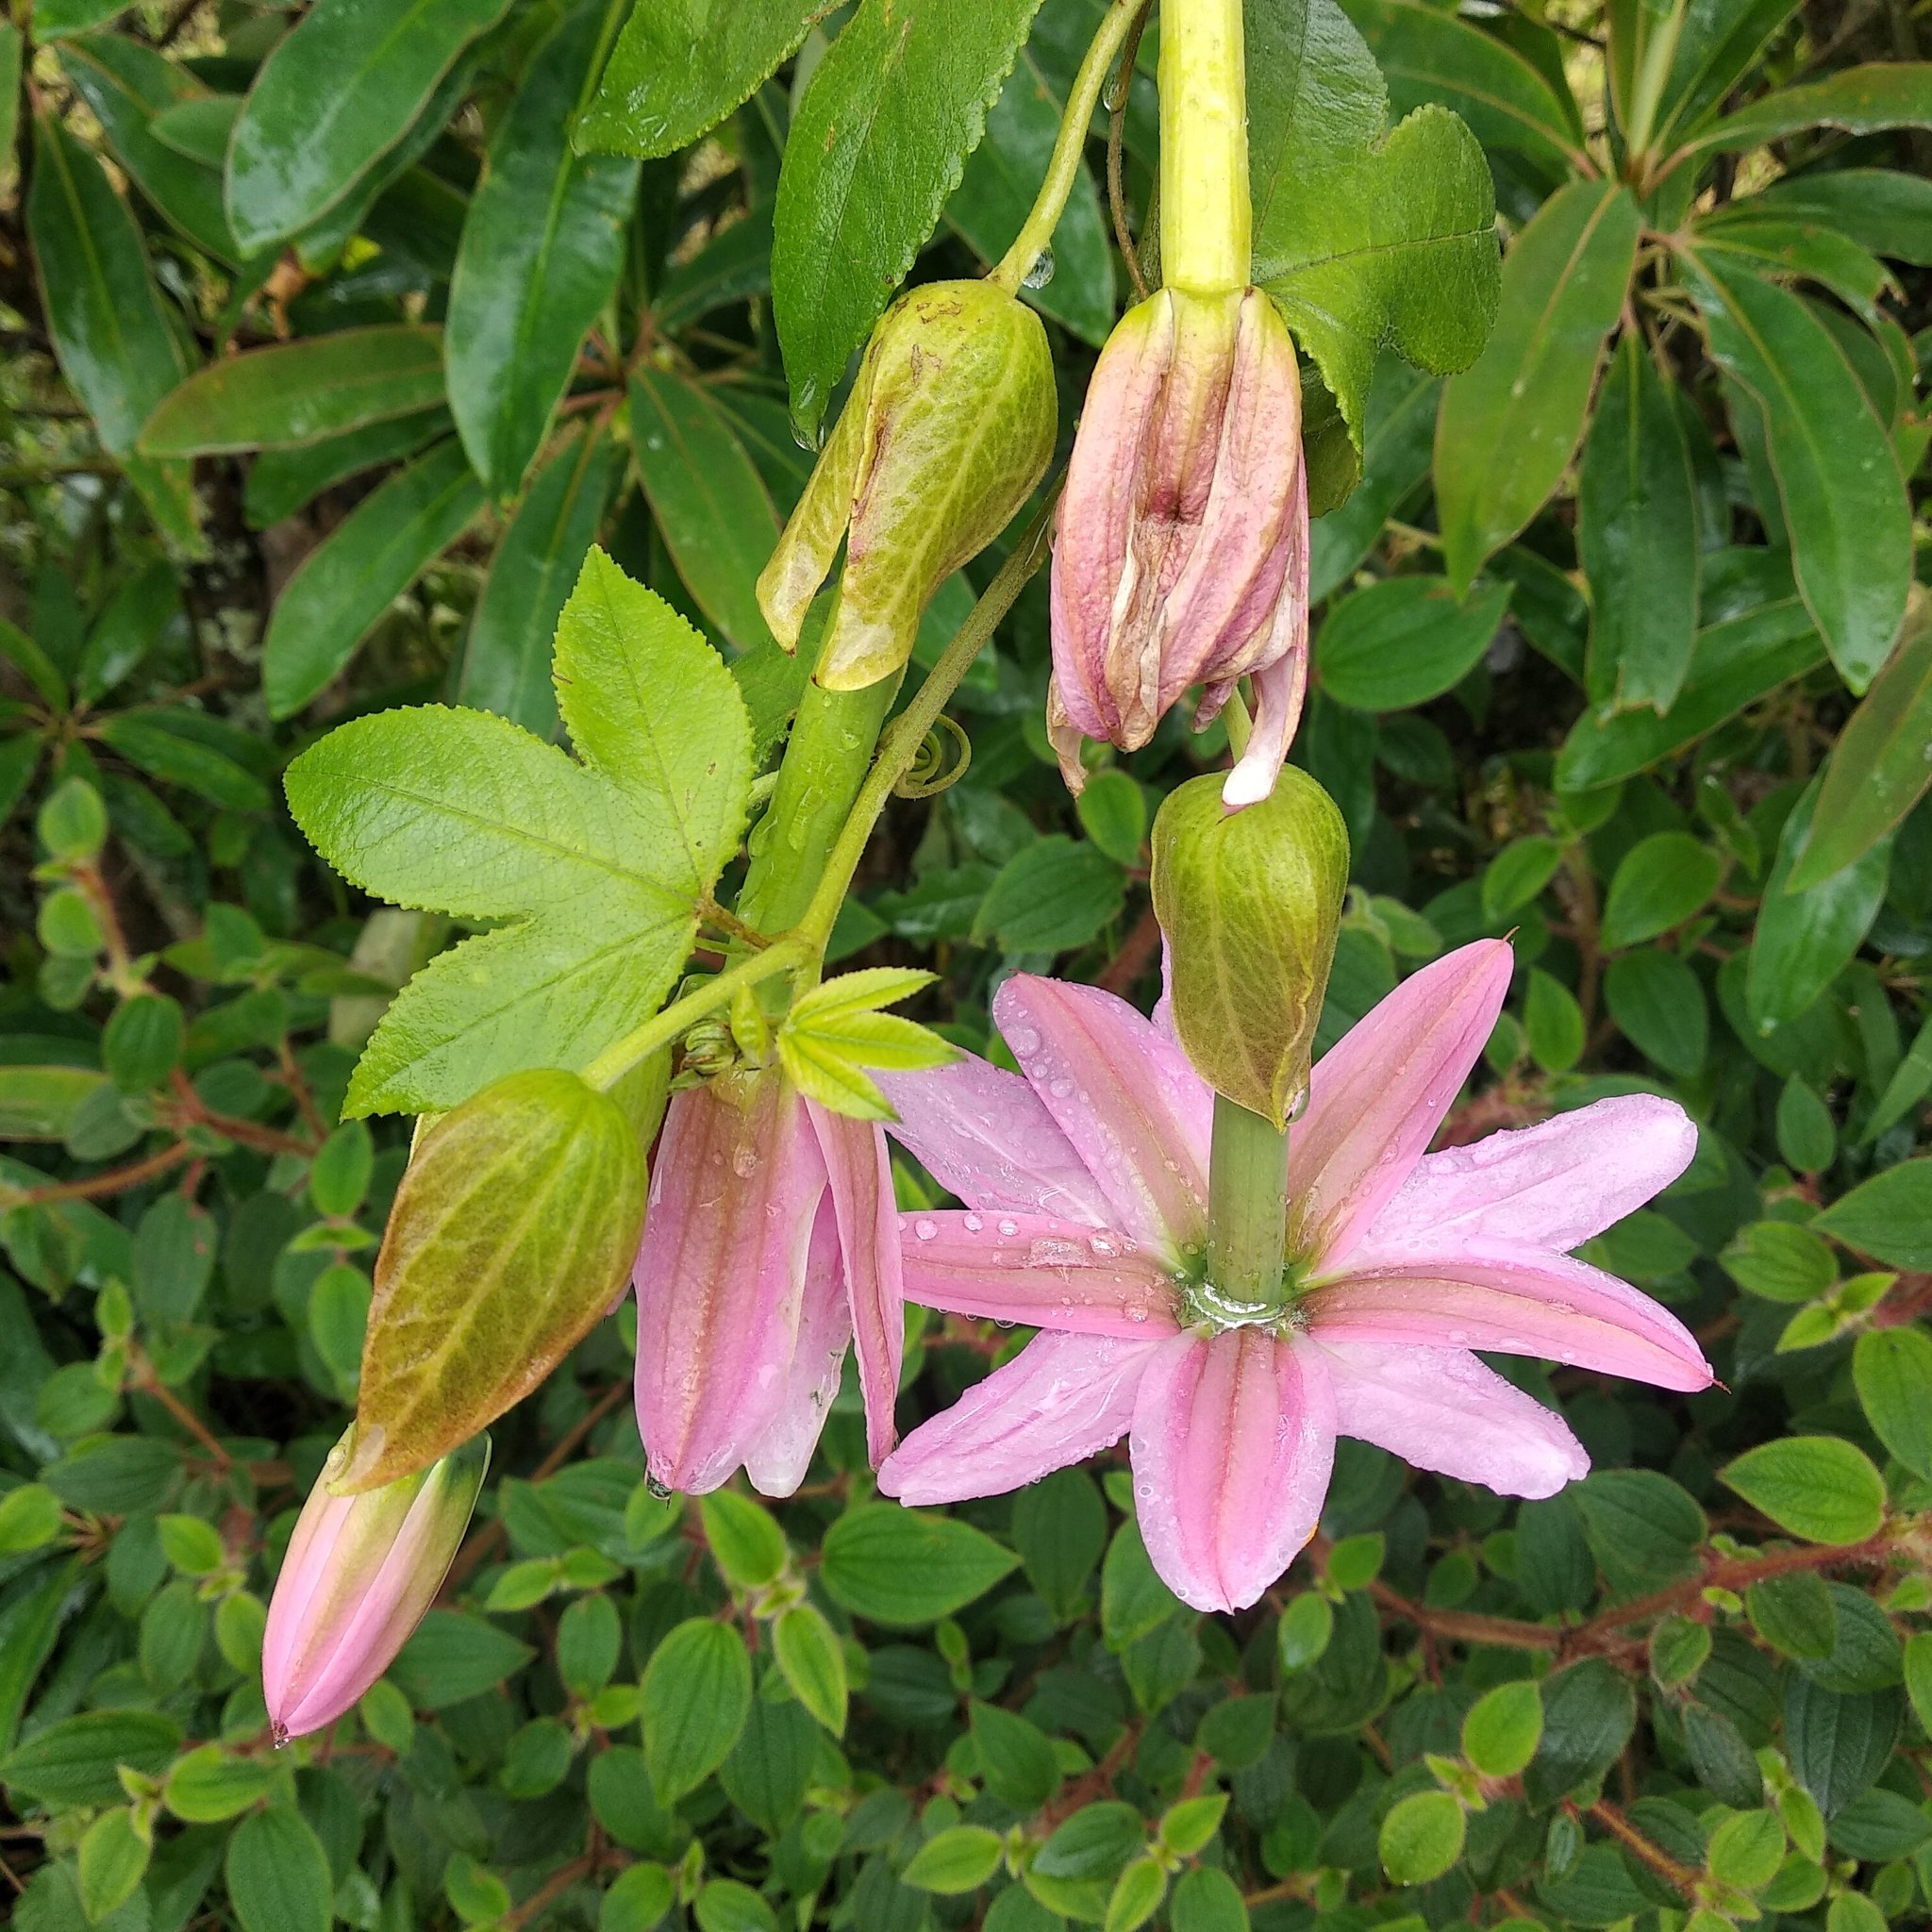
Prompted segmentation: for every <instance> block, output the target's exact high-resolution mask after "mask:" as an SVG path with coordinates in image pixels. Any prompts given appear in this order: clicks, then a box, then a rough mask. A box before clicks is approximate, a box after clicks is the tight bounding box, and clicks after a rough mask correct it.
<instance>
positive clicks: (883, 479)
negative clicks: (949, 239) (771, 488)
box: [758, 281, 1058, 691]
mask: <svg viewBox="0 0 1932 1932" xmlns="http://www.w3.org/2000/svg"><path fill="white" fill-rule="evenodd" d="M1057 426H1058V403H1057V399H1056V395H1055V391H1054V381H1053V360H1052V358H1051V356H1050V355H1049V353H1048V350H1047V345H1046V331H1045V329H1044V328H1043V327H1042V326H1041V322H1040V318H1039V317H1038V316H1037V315H1035V314H1034V313H1033V311H1032V310H1031V309H1030V308H1025V307H1024V306H1023V305H1022V304H1021V303H1019V302H1017V301H1015V300H1014V298H1013V297H1012V296H1011V295H1010V294H1008V292H1007V291H1006V290H1005V289H1003V288H1001V287H1000V286H999V285H998V284H997V283H995V282H991V281H980V282H934V283H929V284H928V285H926V286H925V287H924V288H919V289H914V290H913V291H911V292H910V293H909V294H908V295H904V296H902V297H901V298H900V299H899V300H898V301H897V302H895V303H894V304H893V305H892V307H891V308H889V309H888V310H887V311H886V314H885V317H884V319H883V320H882V321H881V322H880V324H879V325H878V327H877V328H876V329H874V331H873V338H872V341H871V342H870V343H869V344H868V345H867V348H866V351H865V358H864V360H863V361H862V362H861V363H860V364H859V369H858V381H857V382H856V383H855V384H854V386H853V390H852V395H851V398H850V400H849V401H848V402H847V403H846V405H845V408H844V412H843V413H842V414H841V416H840V418H839V423H838V426H837V427H836V428H835V429H834V430H833V432H832V435H831V438H830V440H829V441H827V442H826V444H825V446H824V451H823V452H822V453H821V454H820V457H819V460H818V466H817V468H816V469H814V470H813V471H812V475H811V481H810V482H809V483H808V485H807V486H806V491H805V495H804V496H803V497H802V498H801V499H800V501H799V505H798V508H796V509H795V510H793V511H792V513H791V522H790V523H788V524H787V525H785V534H784V535H783V536H782V537H781V538H780V539H779V540H778V547H777V549H776V550H775V551H774V552H773V553H772V560H771V561H770V562H769V563H768V564H766V566H765V568H764V571H763V573H762V574H761V575H759V577H758V605H759V608H761V609H762V610H763V611H764V613H765V621H766V622H767V623H768V624H769V625H771V626H772V631H773V634H774V636H775V637H776V638H777V640H778V641H779V642H780V643H781V644H783V645H784V647H785V648H786V649H787V650H788V651H791V650H795V649H796V648H797V646H798V633H799V629H800V626H801V625H803V624H804V622H805V613H806V610H807V608H808V606H809V605H810V603H811V601H812V599H813V598H814V597H815V596H816V595H817V594H818V591H819V587H820V585H822V584H823V583H824V580H825V578H826V576H827V575H828V574H829V573H830V571H831V568H832V563H833V560H834V558H836V557H837V556H838V554H839V541H840V539H841V537H843V538H845V539H846V549H845V572H844V575H843V577H842V579H841V583H840V586H839V598H838V602H837V604H836V606H835V607H834V608H833V611H832V614H831V617H830V619H829V620H828V622H827V624H826V625H825V637H824V645H823V647H822V654H821V656H820V658H819V664H818V674H817V675H818V681H819V682H820V683H821V684H822V685H824V687H825V688H826V689H827V690H828V691H858V690H861V689H862V688H863V687H865V686H866V685H870V684H876V683H877V682H878V681H879V679H880V678H882V677H888V676H890V675H891V674H892V673H893V672H895V671H897V670H898V669H899V668H900V667H901V666H902V665H903V664H904V663H905V662H906V660H907V659H908V658H909V657H910V656H911V655H912V644H913V640H914V638H915V637H916V636H917V635H918V631H919V620H920V617H921V614H922V613H923V612H924V609H925V607H926V605H927V604H929V603H930V602H931V601H932V596H933V593H934V591H937V590H938V589H939V587H940V586H941V584H942V583H943V582H944V581H945V580H946V578H947V577H949V576H950V575H952V574H953V573H954V572H955V571H956V570H958V568H959V566H960V565H961V564H963V563H965V562H966V561H967V560H968V559H969V558H974V557H976V556H977V555H978V554H979V552H980V551H982V550H984V549H985V548H986V546H987V545H988V544H989V543H990V542H991V541H992V540H993V539H994V538H995V537H997V536H998V535H999V533H1000V532H1001V531H1002V530H1003V529H1004V528H1005V527H1006V526H1007V525H1008V523H1009V522H1010V521H1011V519H1012V516H1013V513H1014V512H1015V511H1016V510H1017V509H1018V508H1020V506H1021V505H1022V504H1023V503H1024V502H1025V501H1026V499H1027V497H1028V496H1030V495H1031V494H1032V493H1033V490H1034V487H1035V485H1037V484H1038V483H1039V481H1040V479H1041V476H1043V475H1045V474H1046V466H1047V462H1048V460H1049V459H1050V458H1051V457H1052V455H1053V443H1054V434H1055V430H1056V428H1057Z"/></svg>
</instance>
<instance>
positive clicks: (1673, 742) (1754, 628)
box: [1557, 597, 1824, 791]
mask: <svg viewBox="0 0 1932 1932" xmlns="http://www.w3.org/2000/svg"><path fill="white" fill-rule="evenodd" d="M1823 661H1824V642H1823V641H1822V640H1821V639H1820V638H1819V636H1818V633H1817V631H1816V629H1815V628H1814V627H1813V625H1812V623H1811V618H1810V613H1809V612H1808V611H1807V610H1806V608H1805V607H1804V606H1803V605H1802V604H1801V603H1799V601H1798V600H1797V598H1795V597H1788V598H1783V599H1780V600H1778V601H1777V602H1775V603H1772V604H1766V605H1762V606H1760V607H1758V608H1757V609H1755V610H1747V611H1745V612H1744V613H1743V614H1742V615H1741V616H1738V617H1733V618H1728V619H1726V620H1725V621H1724V622H1723V623H1720V624H1712V625H1706V626H1705V628H1704V629H1702V630H1701V631H1699V632H1698V634H1697V645H1696V648H1695V649H1694V650H1693V651H1692V652H1691V671H1690V675H1688V676H1687V677H1686V678H1685V680H1684V689H1683V691H1681V692H1680V693H1679V694H1678V698H1677V702H1676V703H1675V704H1674V705H1673V706H1672V707H1671V708H1670V710H1669V712H1668V713H1667V714H1666V715H1665V716H1663V717H1661V718H1659V717H1657V715H1656V713H1655V712H1651V711H1624V712H1620V713H1619V714H1618V715H1617V716H1616V717H1613V718H1592V717H1585V718H1581V719H1579V720H1578V721H1577V723H1576V724H1575V725H1574V727H1573V728H1572V730H1571V733H1570V736H1569V737H1568V738H1567V739H1565V740H1564V741H1563V748H1562V750H1561V751H1560V752H1558V753H1557V787H1558V789H1559V790H1561V791H1591V790H1592V789H1593V788H1595V787H1596V786H1599V785H1614V784H1615V783H1616V782H1617V781H1618V780H1619V779H1622V778H1628V777H1631V776H1633V775H1634V774H1637V773H1639V772H1641V771H1643V770H1645V769H1646V768H1647V767H1649V766H1651V765H1654V764H1656V763H1657V762H1658V761H1659V760H1660V759H1663V758H1668V757H1669V756H1670V755H1671V754H1672V753H1673V752H1674V751H1677V750H1679V749H1680V748H1681V747H1682V746H1684V745H1687V744H1691V743H1694V742H1695V741H1696V740H1698V739H1700V738H1702V737H1703V736H1704V735H1705V733H1706V732H1707V731H1712V730H1715V729H1716V728H1717V726H1718V725H1720V724H1723V723H1724V720H1725V719H1726V718H1729V717H1732V716H1734V715H1735V714H1736V713H1737V712H1739V711H1741V710H1742V709H1743V708H1744V707H1745V706H1746V705H1749V704H1755V703H1756V702H1757V699H1759V698H1761V697H1763V696H1764V694H1765V693H1766V692H1767V691H1775V690H1776V689H1777V687H1778V686H1779V685H1781V684H1784V683H1786V682H1787V681H1789V680H1790V679H1791V678H1793V677H1801V676H1803V675H1804V674H1805V673H1806V672H1807V671H1810V670H1812V669H1814V668H1815V667H1816V666H1817V665H1819V664H1821V663H1822V662H1823Z"/></svg>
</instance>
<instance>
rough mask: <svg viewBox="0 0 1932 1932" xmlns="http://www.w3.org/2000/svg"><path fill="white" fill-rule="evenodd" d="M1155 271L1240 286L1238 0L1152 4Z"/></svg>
mask: <svg viewBox="0 0 1932 1932" xmlns="http://www.w3.org/2000/svg"><path fill="white" fill-rule="evenodd" d="M1159 83H1160V275H1161V280H1162V281H1163V282H1164V283H1165V284H1166V286H1167V287H1169V288H1170V289H1177V290H1181V291H1184V292H1186V293H1188V294H1191V295H1220V294H1225V293H1227V292H1229V291H1232V290H1236V289H1244V288H1246V287H1247V285H1248V262H1249V257H1250V254H1251V252H1252V251H1251V244H1250V225H1251V224H1252V221H1253V214H1252V210H1251V207H1250V203H1249V200H1248V107H1247V81H1246V74H1245V71H1244V67H1243V53H1242V43H1241V0H1167V5H1166V6H1164V7H1163V8H1161V10H1160V72H1159Z"/></svg>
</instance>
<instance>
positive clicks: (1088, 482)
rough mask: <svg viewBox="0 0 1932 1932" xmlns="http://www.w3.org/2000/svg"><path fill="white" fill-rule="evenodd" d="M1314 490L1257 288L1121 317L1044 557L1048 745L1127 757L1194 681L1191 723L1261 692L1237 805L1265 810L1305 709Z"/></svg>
mask: <svg viewBox="0 0 1932 1932" xmlns="http://www.w3.org/2000/svg"><path fill="white" fill-rule="evenodd" d="M1307 637H1308V490H1307V473H1306V471H1305V469H1304V466H1303V463H1302V402H1301V375H1300V371H1299V368H1298V366H1297V364H1296V360H1295V351H1294V343H1293V341H1291V338H1290V336H1289V333H1288V328H1287V325H1286V324H1284V323H1283V321H1282V320H1281V316H1280V314H1279V312H1278V311H1277V310H1276V308H1275V307H1274V303H1273V302H1272V301H1271V300H1270V299H1269V297H1268V296H1267V295H1265V294H1264V293H1262V292H1261V291H1259V290H1258V289H1244V290H1233V291H1227V292H1225V293H1220V294H1193V293H1189V292H1186V291H1181V290H1177V289H1162V290H1159V291H1157V292H1156V293H1155V294H1153V295H1150V296H1149V297H1148V298H1147V300H1146V301H1144V302H1142V303H1141V304H1140V305H1139V306H1138V307H1136V308H1131V309H1129V310H1128V311H1127V313H1126V314H1125V315H1124V317H1122V319H1121V322H1120V325H1119V326H1118V327H1116V328H1115V330H1114V332H1113V334H1112V336H1111V337H1109V338H1108V344H1107V347H1106V348H1105V349H1103V350H1102V351H1101V356H1100V361H1099V364H1098V365H1097V367H1096V368H1095V370H1094V372H1093V380H1092V383H1091V386H1090V388H1089V389H1088V391H1087V406H1086V408H1085V410H1084V412H1083V413H1082V415H1081V418H1080V429H1079V434H1078V435H1077V436H1076V437H1075V438H1074V454H1073V458H1072V460H1071V462H1070V463H1069V465H1068V468H1067V489H1066V494H1065V496H1064V497H1063V498H1062V499H1061V503H1060V514H1059V528H1058V534H1057V536H1056V539H1055V542H1054V556H1053V665H1054V675H1053V685H1052V689H1051V691H1049V694H1048V698H1047V735H1048V736H1049V737H1050V738H1051V739H1052V741H1053V743H1054V747H1055V749H1056V750H1057V751H1058V753H1059V758H1060V769H1061V770H1062V772H1063V773H1064V774H1066V779H1067V783H1068V784H1069V785H1070V786H1071V787H1072V788H1073V789H1074V791H1079V790H1080V788H1081V786H1082V784H1083V783H1084V782H1085V773H1084V772H1083V770H1082V768H1081V764H1080V741H1081V739H1082V738H1083V737H1086V738H1097V739H1104V740H1106V741H1108V743H1110V744H1115V745H1118V746H1119V747H1120V748H1121V749H1122V750H1123V751H1133V750H1137V749H1138V748H1139V747H1140V746H1141V745H1143V744H1145V743H1146V742H1147V741H1148V740H1149V739H1150V738H1151V737H1153V735H1154V729H1155V726H1156V725H1157V724H1159V722H1160V720H1161V718H1162V716H1163V715H1164V714H1165V713H1166V711H1167V709H1168V708H1169V707H1170V706H1171V705H1173V704H1174V702H1175V701H1176V700H1177V699H1178V698H1179V697H1180V696H1181V694H1182V693H1183V692H1184V691H1187V690H1188V688H1189V687H1190V686H1191V685H1195V684H1199V685H1204V686H1206V691H1205V692H1204V694H1203V698H1202V702H1201V706H1200V711H1199V715H1198V717H1197V720H1196V722H1197V724H1207V723H1208V722H1209V721H1210V720H1211V719H1212V718H1213V717H1214V716H1215V714H1216V713H1217V712H1219V711H1220V709H1221V708H1222V707H1223V705H1224V704H1225V703H1226V702H1227V699H1228V696H1229V694H1230V693H1231V692H1232V691H1233V690H1234V687H1235V682H1236V680H1237V679H1238V678H1240V677H1241V676H1243V675H1250V674H1252V675H1253V676H1254V678H1255V691H1256V698H1257V717H1256V723H1255V732H1254V736H1253V738H1252V740H1251V741H1250V742H1249V746H1248V749H1247V753H1246V755H1245V756H1244V758H1242V760H1241V764H1240V765H1239V766H1237V768H1236V770H1235V772H1234V773H1233V774H1231V775H1230V777H1229V779H1228V786H1227V793H1226V797H1227V802H1228V804H1229V805H1231V806H1232V805H1246V804H1252V803H1253V802H1254V801H1255V800H1256V799H1257V798H1265V797H1266V796H1267V795H1268V791H1269V789H1270V788H1271V787H1272V786H1273V784H1274V774H1275V773H1276V772H1278V771H1279V770H1280V768H1281V764H1282V760H1283V759H1284V758H1286V757H1287V755H1288V746H1289V741H1290V740H1291V738H1292V737H1293V735H1294V727H1295V724H1296V721H1297V719H1298V718H1299V716H1300V713H1301V701H1302V691H1303V685H1304V682H1305V679H1306V675H1307Z"/></svg>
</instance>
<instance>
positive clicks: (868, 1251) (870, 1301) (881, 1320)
mask: <svg viewBox="0 0 1932 1932" xmlns="http://www.w3.org/2000/svg"><path fill="white" fill-rule="evenodd" d="M806 1107H807V1111H808V1113H809V1114H810V1116H811V1124H812V1127H813V1129H814V1131H815V1132H816V1133H817V1135H818V1141H819V1152H820V1153H821V1154H822V1155H823V1156H824V1162H825V1172H826V1174H828V1175H829V1176H830V1178H831V1183H832V1187H831V1193H832V1205H833V1207H834V1208H835V1209H836V1210H837V1213H838V1217H839V1245H840V1247H841V1251H842V1253H843V1257H844V1271H845V1291H846V1294H847V1296H848V1298H849V1300H850V1303H851V1308H852V1333H853V1338H854V1341H856V1343H857V1345H858V1386H859V1390H860V1391H861V1392H862V1393H863V1395H864V1397H865V1444H866V1452H867V1454H868V1455H869V1456H870V1457H871V1459H872V1464H873V1467H874V1469H876V1468H877V1467H878V1465H879V1464H880V1463H881V1462H883V1461H884V1460H885V1459H886V1457H888V1456H890V1455H891V1453H892V1444H893V1443H894V1442H895V1441H897V1440H898V1430H897V1429H896V1428H895V1427H894V1426H893V1423H892V1406H893V1404H894V1403H895V1402H897V1400H898V1398H899V1365H900V1363H901V1361H902V1360H903V1359H904V1358H905V1354H906V1291H905V1287H904V1285H903V1283H902V1281H901V1278H900V1272H899V1221H898V1208H897V1204H896V1203H895V1202H894V1201H893V1199H892V1157H891V1155H890V1154H889V1153H887V1151H886V1137H885V1135H884V1133H883V1132H881V1131H880V1129H879V1128H878V1127H876V1126H874V1124H872V1123H871V1122H870V1121H855V1120H852V1119H850V1118H849V1117H848V1116H846V1115H844V1114H840V1113H833V1112H832V1111H831V1110H830V1109H829V1108H823V1107H820V1106H819V1105H818V1104H817V1103H816V1102H815V1101H808V1102H807V1103H806Z"/></svg>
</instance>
